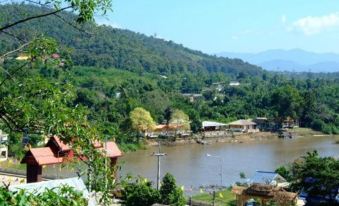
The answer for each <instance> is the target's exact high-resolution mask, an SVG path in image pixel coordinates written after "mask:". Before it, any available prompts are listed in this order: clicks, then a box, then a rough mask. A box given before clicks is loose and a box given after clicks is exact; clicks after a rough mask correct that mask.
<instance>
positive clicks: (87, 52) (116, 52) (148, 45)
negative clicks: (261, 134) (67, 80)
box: [0, 4, 262, 77]
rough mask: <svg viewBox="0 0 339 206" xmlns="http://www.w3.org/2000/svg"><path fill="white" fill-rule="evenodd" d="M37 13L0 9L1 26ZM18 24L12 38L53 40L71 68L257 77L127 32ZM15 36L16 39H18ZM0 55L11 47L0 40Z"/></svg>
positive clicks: (238, 66) (242, 67)
mask: <svg viewBox="0 0 339 206" xmlns="http://www.w3.org/2000/svg"><path fill="white" fill-rule="evenodd" d="M43 12H46V11H44V10H43V9H41V8H38V7H35V6H32V5H23V4H15V5H2V6H0V25H3V24H4V23H1V22H12V21H15V20H16V19H20V18H22V17H24V16H30V15H34V14H41V13H43ZM58 16H59V17H56V16H50V17H47V18H41V19H37V20H33V21H29V22H27V23H24V24H21V25H19V26H18V27H16V28H15V30H9V32H11V33H14V34H22V35H21V37H22V38H23V39H30V38H32V37H33V36H37V35H39V34H43V35H46V36H50V37H53V38H55V39H56V40H57V41H58V42H59V43H60V44H62V45H64V46H66V47H68V48H71V50H72V59H73V61H74V63H75V64H76V65H83V66H84V65H85V66H96V67H104V68H108V67H115V68H118V69H124V70H129V71H133V72H138V73H142V72H151V73H157V74H174V73H179V72H193V73H198V72H203V73H205V72H222V73H225V74H227V75H229V76H232V77H236V76H237V75H238V74H239V73H241V72H243V73H246V74H249V75H260V74H262V70H261V69H260V68H258V67H256V66H253V65H250V64H248V63H245V62H243V61H241V60H233V59H227V58H220V57H215V56H210V55H206V54H204V53H202V52H199V51H194V50H191V49H188V48H185V47H183V46H182V45H179V44H176V43H174V42H172V41H165V40H161V39H157V38H154V37H148V36H145V35H143V34H139V33H135V32H131V31H128V30H122V29H114V28H112V27H107V26H99V25H96V24H95V23H88V24H86V25H82V26H77V27H79V28H81V29H80V30H78V29H76V28H74V26H71V25H70V24H69V23H65V22H74V18H75V17H74V16H73V15H71V14H69V13H62V14H59V15H58ZM19 36H20V35H19ZM0 37H1V38H0V52H1V51H4V50H6V49H8V47H12V48H15V46H16V44H17V42H16V41H15V40H14V39H13V38H11V37H9V36H6V35H1V36H0Z"/></svg>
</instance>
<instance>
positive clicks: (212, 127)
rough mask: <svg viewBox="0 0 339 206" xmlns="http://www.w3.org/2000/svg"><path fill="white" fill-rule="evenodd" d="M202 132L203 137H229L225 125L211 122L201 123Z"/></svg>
mask: <svg viewBox="0 0 339 206" xmlns="http://www.w3.org/2000/svg"><path fill="white" fill-rule="evenodd" d="M202 132H203V135H204V137H224V136H227V135H229V133H228V131H227V124H224V123H220V122H213V121H203V122H202Z"/></svg>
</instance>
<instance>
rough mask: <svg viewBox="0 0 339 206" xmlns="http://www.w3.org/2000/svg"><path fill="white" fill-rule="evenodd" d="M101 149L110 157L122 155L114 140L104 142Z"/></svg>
mask: <svg viewBox="0 0 339 206" xmlns="http://www.w3.org/2000/svg"><path fill="white" fill-rule="evenodd" d="M103 149H104V150H106V155H107V157H110V158H112V157H120V156H122V152H121V151H120V149H119V148H118V146H117V144H115V142H107V143H104V145H103Z"/></svg>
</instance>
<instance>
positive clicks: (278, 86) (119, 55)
mask: <svg viewBox="0 0 339 206" xmlns="http://www.w3.org/2000/svg"><path fill="white" fill-rule="evenodd" d="M43 12H44V11H43V9H40V8H38V7H34V6H31V5H19V4H14V5H1V6H0V25H3V24H5V23H6V22H7V23H8V22H13V21H15V19H19V18H20V17H22V16H25V15H32V14H34V13H43ZM72 18H73V16H72V15H71V14H69V13H63V14H62V15H61V18H60V17H56V16H50V17H48V18H41V19H38V20H34V21H30V22H28V23H25V24H20V25H18V26H17V27H15V28H14V29H11V30H8V33H10V34H15V36H16V38H13V37H12V35H8V34H5V33H0V54H3V53H5V52H7V51H10V50H12V49H15V48H17V47H18V46H19V45H20V44H21V43H22V42H27V41H29V40H30V39H33V38H34V37H39V36H41V35H44V36H46V37H53V38H54V39H56V40H57V42H58V47H59V53H60V55H61V56H62V57H63V58H66V59H67V60H68V61H67V64H66V66H64V67H62V69H60V68H58V67H57V68H56V67H55V66H51V65H49V64H43V63H41V62H40V63H39V62H34V63H33V64H32V65H29V66H27V67H26V70H20V71H19V72H17V73H15V74H16V76H15V78H11V79H10V80H8V81H6V82H5V83H4V84H2V85H1V92H0V97H1V102H0V115H2V114H3V113H4V112H3V110H4V111H5V112H7V113H9V112H12V113H14V114H15V115H14V117H15V118H18V119H19V121H17V122H15V123H16V124H18V125H19V124H20V126H21V127H22V128H24V127H28V126H31V125H34V124H45V125H47V126H49V125H48V122H44V121H40V119H43V118H42V117H43V114H45V113H44V112H46V113H47V114H48V115H50V114H52V113H49V111H43V108H49V107H52V108H53V109H56V108H54V107H53V106H54V105H53V104H51V102H53V101H54V98H55V97H56V98H57V100H58V101H59V102H60V103H61V104H62V105H63V106H65V107H67V108H66V109H65V110H66V111H67V110H72V109H73V108H77V106H78V105H82V106H85V109H86V114H88V115H87V116H88V119H89V120H90V122H91V123H93V124H94V125H95V126H96V127H97V129H98V130H99V131H100V133H101V136H102V137H109V138H112V137H115V138H116V141H117V142H118V143H119V144H120V146H122V147H124V146H126V145H128V146H132V147H133V148H134V146H135V145H137V144H138V143H139V142H138V140H139V139H138V138H137V136H136V133H135V131H134V130H132V129H131V120H130V118H129V114H130V112H131V111H132V110H133V109H135V108H136V107H143V108H145V109H146V110H148V111H149V112H150V113H151V115H152V117H153V119H154V120H155V122H157V123H164V122H166V121H167V120H168V111H170V110H172V111H173V110H175V109H180V110H182V111H184V112H185V113H186V114H187V115H188V116H189V119H190V126H191V129H192V130H193V132H199V130H200V127H201V121H204V120H215V121H220V122H229V121H232V120H236V119H247V118H255V117H267V118H269V119H271V120H272V121H276V122H281V121H282V120H283V119H285V118H287V117H291V118H294V119H298V120H299V122H300V123H301V126H305V127H311V128H313V129H316V130H319V131H323V132H326V133H339V115H338V114H339V79H338V78H337V76H338V74H330V75H329V74H327V75H326V74H322V75H318V74H312V75H311V74H299V75H297V74H289V75H286V74H279V73H269V72H266V71H263V70H261V69H260V68H258V67H256V66H253V65H250V64H247V63H244V62H243V61H241V60H234V59H227V58H218V57H214V56H209V55H206V54H203V53H201V52H198V51H193V50H190V49H188V48H185V47H183V46H181V45H178V44H175V43H173V42H170V41H164V40H160V39H157V38H153V37H147V36H145V35H142V34H137V33H134V32H131V31H127V30H121V29H113V28H111V27H107V26H98V25H95V24H94V23H88V24H86V25H81V26H79V25H73V26H71V25H70V24H73V23H74V22H73V21H72ZM1 22H2V23H1ZM74 27H80V30H81V31H80V30H79V29H75V28H74ZM17 55H18V53H13V55H12V56H8V58H6V59H5V61H4V62H3V63H0V71H1V73H0V78H1V80H2V79H4V78H6V77H8V72H9V73H11V72H16V71H17V67H18V65H19V63H21V62H18V61H16V60H15V59H14V58H15V57H16V56H17ZM69 60H70V61H69ZM72 62H73V65H72ZM47 63H48V62H47ZM230 81H239V83H240V85H239V86H236V87H233V86H229V83H230ZM40 82H41V83H40ZM23 85H24V86H23ZM65 85H66V86H69V85H70V86H72V89H71V90H70V91H71V92H70V93H71V94H69V95H68V96H67V98H65V99H66V100H64V97H63V96H62V95H63V92H64V91H67V90H66V89H68V88H65ZM218 85H219V86H221V88H220V89H218V88H217V87H218ZM30 88H31V89H30ZM31 90H33V91H35V90H38V91H39V92H40V91H49V90H51V92H46V93H47V94H46V95H47V97H46V96H44V95H45V94H44V95H40V94H39V92H37V93H34V92H32V91H31ZM54 90H56V91H54ZM31 93H32V95H31ZM66 93H67V92H66ZM183 93H197V94H199V95H200V98H198V99H197V100H196V101H193V102H192V101H190V100H189V99H188V98H187V97H185V96H184V95H183ZM50 94H52V96H49V95H50ZM67 94H68V93H67ZM34 95H37V96H38V98H37V97H35V96H34ZM39 95H40V96H39ZM53 95H55V96H53ZM60 95H61V96H62V98H60ZM49 98H50V99H49ZM58 101H57V102H58ZM40 110H41V111H40ZM39 118H40V119H39ZM43 120H44V119H43ZM53 120H54V119H53ZM27 125H28V126H27ZM0 126H1V128H3V129H4V130H6V131H7V132H9V128H6V127H5V126H6V125H4V124H3V122H1V121H0ZM13 135H14V134H13ZM15 135H16V136H15V137H16V138H11V141H13V142H12V143H11V147H12V148H10V149H11V150H12V151H16V150H19V151H20V142H21V139H22V132H21V133H20V132H18V133H15ZM39 138H41V137H36V139H35V141H34V142H38V141H39ZM130 149H131V148H130Z"/></svg>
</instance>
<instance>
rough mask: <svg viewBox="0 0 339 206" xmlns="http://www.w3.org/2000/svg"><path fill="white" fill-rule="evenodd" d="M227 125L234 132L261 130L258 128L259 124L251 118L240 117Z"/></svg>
mask: <svg viewBox="0 0 339 206" xmlns="http://www.w3.org/2000/svg"><path fill="white" fill-rule="evenodd" d="M227 125H228V128H229V129H230V130H231V131H233V132H243V133H255V132H259V130H258V129H257V124H256V123H255V122H253V121H251V120H245V119H240V120H237V121H234V122H231V123H229V124H227Z"/></svg>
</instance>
